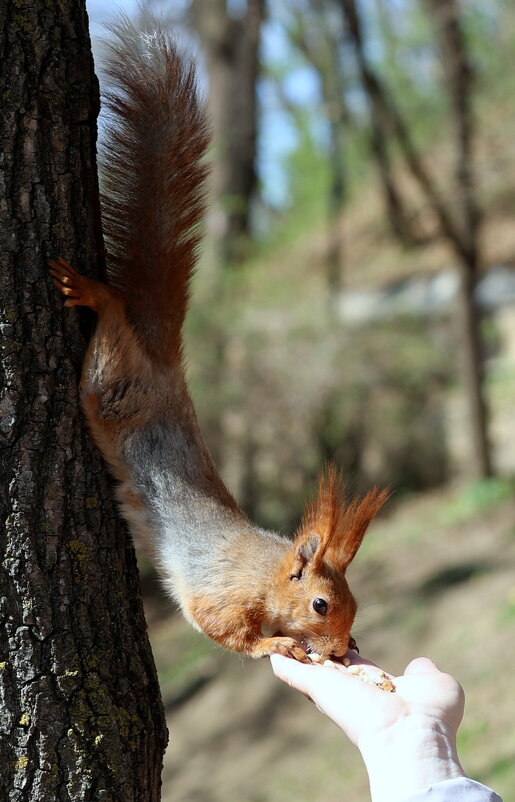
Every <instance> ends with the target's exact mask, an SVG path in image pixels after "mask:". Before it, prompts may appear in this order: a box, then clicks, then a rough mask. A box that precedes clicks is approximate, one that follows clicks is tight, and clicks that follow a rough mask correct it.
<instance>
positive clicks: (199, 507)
mask: <svg viewBox="0 0 515 802" xmlns="http://www.w3.org/2000/svg"><path fill="white" fill-rule="evenodd" d="M113 32H114V35H115V40H114V43H113V44H112V45H111V50H112V53H111V55H112V58H111V61H110V63H109V74H110V77H111V80H112V81H113V82H114V86H113V88H112V90H111V92H110V94H109V96H108V108H109V110H110V112H111V115H112V116H113V117H114V120H112V123H111V128H110V129H108V134H109V135H108V144H107V158H106V159H104V165H103V172H104V179H105V187H106V188H107V191H108V197H105V198H104V199H103V227H104V234H105V238H106V243H107V246H108V266H109V270H108V275H109V285H106V284H103V283H101V282H98V281H93V280H90V279H87V278H84V277H83V276H81V275H80V274H79V273H77V272H76V271H75V270H74V269H73V268H72V267H71V266H70V265H69V264H68V263H67V262H66V261H64V260H63V259H59V260H54V261H52V262H51V263H50V273H51V276H52V279H53V281H54V283H55V284H56V286H57V287H58V289H59V290H60V292H61V293H62V294H63V295H64V296H65V298H66V302H65V305H66V306H78V305H84V306H89V307H91V309H93V310H95V311H96V312H97V314H98V322H97V327H96V331H95V334H94V336H93V338H92V340H91V343H90V345H89V347H88V351H87V354H86V358H85V361H84V367H83V373H82V380H81V398H82V406H83V409H84V412H85V414H86V416H87V419H88V422H89V425H90V429H91V433H92V435H93V437H94V439H95V442H96V443H97V445H98V447H99V448H100V450H101V451H102V454H103V455H104V458H105V459H106V461H107V463H108V464H109V466H110V468H111V471H112V472H113V474H114V476H115V478H116V479H117V480H118V489H117V493H118V498H119V500H120V504H121V511H122V513H123V515H124V516H125V518H126V519H127V521H128V523H129V526H130V529H131V532H132V534H133V535H134V537H135V540H136V541H137V542H138V543H139V544H141V545H142V546H143V547H144V548H145V549H146V550H147V551H148V552H149V554H151V556H152V557H153V558H154V559H155V561H156V564H157V567H158V568H159V570H160V572H161V574H162V576H163V580H164V583H165V585H166V587H167V588H168V590H169V591H170V593H171V595H172V596H173V597H174V598H175V600H176V601H177V602H178V604H179V605H180V607H181V609H182V610H183V612H184V614H185V616H186V617H187V618H188V620H189V621H191V623H192V624H194V625H195V626H197V627H198V628H199V629H201V630H203V631H204V632H205V633H206V635H208V636H209V637H211V638H212V639H213V640H215V641H216V642H217V643H220V644H221V645H222V646H225V647H226V648H228V649H233V650H235V651H239V652H243V653H245V654H248V655H251V656H252V657H261V656H263V655H266V654H270V653H272V652H280V653H281V654H285V655H288V656H290V657H295V658H296V659H298V660H307V659H308V657H307V652H311V651H315V652H318V653H320V654H325V655H329V654H333V655H342V654H344V653H345V651H346V649H347V647H348V644H349V642H351V635H350V632H351V627H352V624H353V621H354V616H355V612H356V603H355V601H354V598H353V596H352V593H351V592H350V589H349V587H348V584H347V580H346V578H345V570H346V568H347V566H348V564H349V563H350V562H351V560H352V559H353V558H354V555H355V554H356V551H357V549H358V548H359V545H360V543H361V541H362V539H363V536H364V534H365V530H366V528H367V526H368V524H369V523H370V521H371V519H372V518H373V516H374V515H375V514H376V512H377V511H378V510H379V508H380V507H381V505H382V504H383V503H384V501H385V499H386V496H387V492H386V491H379V490H372V491H370V492H369V493H368V494H367V495H366V496H365V498H364V499H362V500H361V501H358V500H356V499H354V500H353V501H352V502H351V503H350V504H348V505H347V506H345V505H344V504H343V498H342V482H341V479H340V477H339V475H338V473H337V472H336V471H335V469H334V468H329V469H328V470H327V471H326V473H325V475H324V476H323V477H322V479H321V481H320V488H319V493H318V497H317V499H316V500H315V501H314V502H313V503H311V504H310V505H308V508H307V510H306V512H305V514H304V517H303V519H302V522H301V525H300V527H299V530H298V532H297V535H296V537H295V539H294V540H293V541H291V540H289V539H288V538H286V537H283V536H280V535H277V534H275V533H272V532H265V531H263V530H262V529H259V528H257V527H255V526H253V525H252V524H251V523H250V521H248V519H247V518H246V516H245V515H244V513H243V512H242V510H240V509H239V507H238V505H237V504H236V502H235V500H234V499H233V497H232V496H231V494H230V493H229V491H228V490H227V488H226V487H225V485H224V484H223V482H222V480H221V478H220V476H219V475H218V473H217V471H216V468H215V467H214V465H213V462H212V460H211V457H210V455H209V453H208V450H207V448H206V446H205V443H204V440H203V438H202V435H201V433H200V430H199V427H198V423H197V419H196V415H195V410H194V408H193V404H192V402H191V399H190V396H189V393H188V389H187V386H186V381H185V378H184V371H183V367H182V359H181V352H182V323H183V320H184V316H185V313H186V306H187V300H188V286H189V280H190V277H191V273H192V270H193V267H194V263H195V252H196V246H197V242H198V231H197V223H198V221H199V219H200V216H201V213H202V209H203V181H204V178H205V167H204V164H203V161H202V159H203V155H204V153H205V150H206V147H207V135H206V130H207V125H206V120H205V116H204V113H203V110H202V107H201V105H200V104H199V101H198V98H197V95H196V91H195V80H194V75H193V71H192V69H191V67H190V66H184V64H183V62H182V60H181V58H180V56H179V55H178V53H177V49H176V47H175V45H174V44H173V42H171V41H169V40H168V39H167V37H166V36H165V35H164V34H163V33H162V32H161V31H157V32H153V31H152V30H147V31H146V32H144V33H143V34H141V33H140V32H138V31H137V30H136V29H135V28H133V27H132V26H131V24H130V23H129V22H128V21H127V20H123V21H122V22H121V23H119V24H117V25H115V26H114V27H113ZM321 602H323V605H322V607H324V605H325V609H324V610H323V612H320V609H321V608H320V603H321Z"/></svg>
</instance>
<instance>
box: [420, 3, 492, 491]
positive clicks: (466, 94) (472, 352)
mask: <svg viewBox="0 0 515 802" xmlns="http://www.w3.org/2000/svg"><path fill="white" fill-rule="evenodd" d="M425 5H426V8H427V11H428V13H429V14H430V15H431V16H432V17H433V19H434V23H435V27H436V31H437V37H438V43H439V46H440V53H441V59H442V68H443V72H444V75H445V84H446V86H447V87H448V92H449V98H450V109H451V117H452V129H453V134H454V139H455V152H456V157H455V171H454V183H455V196H456V199H455V209H456V217H457V225H458V227H459V229H460V232H461V233H460V236H461V239H462V242H463V246H464V247H463V248H462V249H461V260H460V261H461V274H460V294H459V303H460V314H459V318H460V330H461V337H462V354H463V367H462V372H463V380H464V384H465V389H466V393H467V398H468V399H469V410H470V411H469V414H470V424H471V431H472V438H471V440H472V445H473V449H474V456H475V459H474V464H475V466H476V473H477V475H478V476H491V475H492V473H493V469H492V462H491V455H490V451H491V450H490V444H489V442H488V433H487V405H486V400H485V397H484V393H483V390H482V386H483V372H484V371H483V353H482V347H481V312H480V309H479V308H478V306H477V301H476V287H477V281H478V277H479V265H480V254H479V227H480V212H479V208H478V206H477V202H476V190H475V181H474V154H473V139H474V115H473V111H472V81H473V70H472V67H471V65H470V64H469V60H468V53H467V45H466V42H465V37H464V34H463V31H462V29H461V20H460V11H459V7H458V4H457V3H456V0H425Z"/></svg>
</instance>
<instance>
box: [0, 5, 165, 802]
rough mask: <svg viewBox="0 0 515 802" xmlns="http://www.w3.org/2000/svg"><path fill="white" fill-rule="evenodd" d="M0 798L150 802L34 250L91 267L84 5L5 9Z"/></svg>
mask: <svg viewBox="0 0 515 802" xmlns="http://www.w3.org/2000/svg"><path fill="white" fill-rule="evenodd" d="M0 37H1V38H0V43H1V44H0V48H1V58H2V66H3V70H2V75H1V78H0V83H1V84H2V87H1V93H0V94H1V97H2V99H3V114H2V119H1V123H0V147H1V152H2V161H1V162H0V165H1V166H0V175H1V181H2V195H1V197H0V202H1V204H2V212H3V214H2V221H3V222H2V227H1V229H0V251H1V252H2V254H3V260H2V261H3V264H2V272H1V275H0V282H1V284H0V293H1V296H2V299H3V301H4V310H3V312H2V334H3V354H2V361H1V370H2V377H1V380H0V382H1V384H0V386H1V397H0V448H1V468H0V470H1V481H0V512H1V520H2V530H1V535H0V551H1V556H2V563H1V568H0V618H1V628H0V788H1V792H0V798H1V799H2V800H6V802H14V800H16V802H36V801H37V802H60V801H61V800H63V801H64V800H72V801H73V802H86V800H102V801H103V802H108V800H113V802H114V801H115V800H116V802H142V800H145V802H155V801H156V800H158V799H159V798H160V771H161V765H162V755H163V752H164V748H165V745H166V737H167V736H166V726H165V721H164V715H163V709H162V705H161V700H160V695H159V687H158V683H157V677H156V672H155V667H154V663H153V659H152V654H151V650H150V646H149V642H148V638H147V633H146V627H145V621H144V617H143V610H142V605H141V599H140V596H139V582H138V574H137V568H136V562H135V557H134V551H133V549H132V547H131V545H130V544H129V543H128V541H127V536H126V534H125V530H124V528H123V526H122V525H121V523H120V522H119V519H118V517H117V515H116V512H115V508H114V504H113V501H112V500H111V493H110V489H109V482H108V480H107V479H106V475H105V472H104V469H103V467H102V465H101V463H100V457H99V455H98V453H97V452H96V451H95V450H94V448H93V446H92V444H91V441H90V439H89V436H88V434H87V432H86V429H85V424H84V420H83V418H82V415H81V414H80V412H79V409H78V393H77V382H78V378H79V373H80V365H81V361H82V355H83V351H84V345H85V343H84V338H83V336H82V333H81V330H82V329H88V330H89V329H90V328H91V319H89V318H87V317H86V316H85V315H84V317H82V316H81V317H79V315H78V314H77V313H76V311H75V310H66V311H64V312H63V310H62V302H61V299H60V298H59V297H57V293H56V292H55V290H54V288H53V286H52V284H51V283H50V281H49V280H48V276H47V271H46V258H47V257H49V256H59V255H62V256H64V257H66V258H69V259H70V260H71V261H72V262H74V263H75V264H76V265H78V266H79V267H80V268H81V270H83V271H84V272H89V274H90V275H95V274H98V272H99V271H101V270H102V266H103V249H102V239H101V231H100V225H99V223H100V217H99V199H98V186H97V177H96V164H95V138H96V116H97V111H98V105H99V103H98V87H97V82H96V79H95V76H94V72H93V63H92V57H91V49H90V42H89V35H88V30H87V16H86V12H85V7H84V4H83V3H82V2H72V0H66V1H65V0H62V2H61V3H59V4H49V3H46V2H44V0H33V2H31V3H28V2H22V3H21V5H20V3H17V4H13V3H3V4H2V7H1V9H0Z"/></svg>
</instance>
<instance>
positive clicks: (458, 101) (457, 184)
mask: <svg viewBox="0 0 515 802" xmlns="http://www.w3.org/2000/svg"><path fill="white" fill-rule="evenodd" d="M341 4H342V11H343V14H344V18H345V21H346V26H347V32H348V35H349V38H350V39H351V41H352V42H353V45H354V48H355V53H356V60H357V63H358V68H359V72H360V76H361V81H362V84H363V88H364V90H365V92H366V94H367V97H368V98H369V102H370V106H371V110H372V116H373V121H374V122H375V123H377V127H378V129H380V130H381V135H378V134H376V138H375V145H376V147H375V155H376V158H377V159H378V162H379V165H380V170H381V173H382V175H383V183H384V185H385V187H386V188H387V196H388V197H389V200H393V201H395V203H391V204H389V208H390V216H391V219H392V221H394V227H395V229H396V233H397V234H398V236H399V238H401V239H403V240H404V241H405V242H409V241H411V243H412V244H414V245H415V244H417V245H419V244H424V237H423V236H422V237H421V236H420V235H419V233H418V232H417V231H415V230H414V229H413V226H412V224H411V221H410V220H409V217H408V216H407V215H406V213H405V210H404V208H403V207H404V203H403V201H402V196H401V193H400V191H399V189H398V186H396V181H395V179H394V177H393V172H392V171H391V165H390V163H389V160H388V157H387V151H386V143H385V142H384V141H383V139H384V137H385V136H386V134H387V133H388V132H389V133H390V134H391V135H392V136H393V137H395V139H396V141H397V143H398V145H399V147H400V150H401V153H402V156H403V158H404V160H405V162H406V165H407V166H408V168H409V170H410V172H411V174H412V176H413V177H414V178H415V180H416V181H417V183H418V185H419V187H420V189H421V191H422V193H423V195H424V196H425V199H426V201H427V202H428V204H429V206H430V208H431V209H432V210H433V212H434V214H435V217H436V219H437V220H438V224H439V232H438V234H439V236H442V237H443V238H445V239H447V241H448V242H449V244H450V245H451V247H452V248H453V250H454V252H455V254H456V256H457V258H458V260H459V265H460V298H459V304H460V310H459V319H460V338H461V341H462V342H461V356H462V360H461V364H462V374H463V380H464V385H465V391H466V394H467V402H468V407H469V421H470V440H471V452H472V453H471V459H470V466H471V472H472V473H473V474H475V475H476V476H490V475H491V474H492V463H491V449H490V444H489V441H488V419H487V405H486V399H485V394H484V388H483V381H482V378H483V358H482V348H481V329H480V323H481V321H480V313H479V309H478V308H477V304H476V300H475V288H476V283H477V277H478V273H479V262H480V258H479V245H478V229H479V219H480V215H479V211H478V208H477V205H476V195H475V187H474V180H473V153H472V140H473V116H472V108H471V76H472V70H471V68H470V65H469V64H468V60H467V50H466V44H465V40H464V37H463V33H462V31H461V27H460V18H459V9H458V6H457V4H456V2H455V0H426V7H427V9H428V11H429V12H430V14H431V15H432V16H433V18H434V20H435V22H436V28H437V34H438V41H439V46H440V50H441V53H442V64H443V67H444V71H445V73H446V81H445V84H446V86H447V87H448V91H449V95H450V100H451V114H452V124H453V131H454V136H455V141H456V162H455V164H456V167H455V176H454V178H455V180H454V187H453V195H452V199H451V201H450V202H448V201H444V197H443V196H442V194H441V192H440V190H439V189H438V187H437V185H436V182H435V181H434V180H433V178H432V177H431V174H430V173H429V171H428V170H427V169H426V167H425V165H424V163H423V160H422V158H421V157H420V155H419V153H418V151H417V149H416V148H415V146H414V143H413V140H412V137H411V133H410V130H409V127H408V126H407V124H406V122H405V120H404V118H403V116H402V114H401V113H400V110H399V108H398V106H397V104H396V103H395V101H394V99H393V98H392V97H391V95H390V94H389V93H388V92H387V91H386V89H385V87H384V85H383V83H382V82H381V80H380V79H379V77H378V75H377V74H376V73H375V72H374V70H373V68H372V67H371V65H370V62H369V60H368V58H367V56H366V53H365V46H364V36H363V31H362V26H361V19H360V15H359V13H358V7H357V4H356V0H341ZM377 145H379V147H377ZM389 192H391V193H392V194H391V198H390V196H389Z"/></svg>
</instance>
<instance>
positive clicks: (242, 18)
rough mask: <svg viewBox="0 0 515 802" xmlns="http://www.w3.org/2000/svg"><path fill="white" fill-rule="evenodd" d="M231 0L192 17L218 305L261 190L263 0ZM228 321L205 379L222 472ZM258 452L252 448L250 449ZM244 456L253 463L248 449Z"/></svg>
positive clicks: (200, 7)
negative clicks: (208, 124) (237, 6)
mask: <svg viewBox="0 0 515 802" xmlns="http://www.w3.org/2000/svg"><path fill="white" fill-rule="evenodd" d="M229 5H230V4H229V2H228V0H209V2H205V0H193V3H192V10H193V22H194V26H195V29H196V31H197V32H198V34H199V37H200V40H201V43H202V47H203V50H204V53H205V56H206V60H207V69H208V74H209V97H208V106H209V111H210V114H211V119H212V122H213V135H214V153H213V159H212V174H211V186H210V206H209V212H208V218H207V232H206V241H205V252H206V254H207V262H208V264H207V265H206V268H208V269H210V270H211V287H212V296H213V297H212V303H213V304H214V305H215V306H218V305H219V302H220V300H221V299H222V297H223V293H224V290H225V287H226V285H225V283H224V279H225V278H226V276H227V275H228V273H230V271H232V270H233V269H237V267H238V265H239V264H240V263H241V262H242V261H243V260H244V259H245V257H246V255H247V253H248V241H249V236H250V224H251V220H250V210H251V204H252V200H253V197H254V193H255V190H256V171H255V160H256V150H257V79H258V74H259V47H260V42H261V23H262V21H263V17H264V9H265V2H264V0H247V2H246V4H245V8H244V9H243V10H241V11H240V13H237V12H235V11H234V10H230V8H229ZM225 323H226V321H223V323H222V324H220V322H218V324H217V323H215V325H214V326H213V328H212V332H211V348H212V355H211V360H210V362H211V367H210V371H209V375H208V376H207V377H206V381H207V382H208V383H209V385H210V386H211V388H212V389H213V395H214V397H216V398H217V399H219V400H220V401H221V402H222V403H217V404H216V405H215V407H214V408H213V409H210V410H207V411H206V414H205V415H204V417H203V425H204V427H205V430H206V438H207V441H208V444H209V448H210V450H211V453H212V455H213V458H214V460H215V462H216V463H217V464H218V466H219V468H220V469H221V470H222V472H223V465H224V451H225V426H224V411H223V407H222V404H223V386H222V377H223V374H224V370H225V363H226V348H227V339H228V336H230V333H229V334H228V332H227V330H226V325H225ZM251 453H253V452H249V454H251ZM244 464H245V465H248V466H249V468H250V469H252V468H251V465H250V462H249V455H248V454H247V455H246V457H245V460H244Z"/></svg>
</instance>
